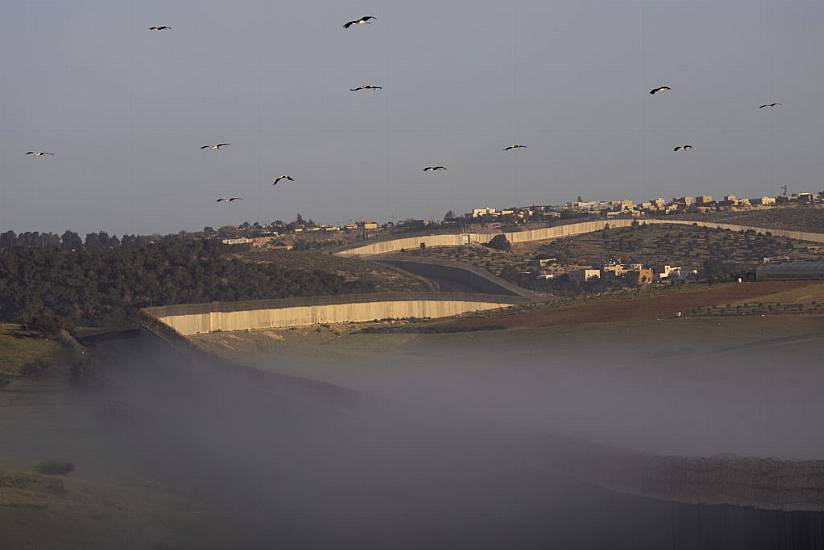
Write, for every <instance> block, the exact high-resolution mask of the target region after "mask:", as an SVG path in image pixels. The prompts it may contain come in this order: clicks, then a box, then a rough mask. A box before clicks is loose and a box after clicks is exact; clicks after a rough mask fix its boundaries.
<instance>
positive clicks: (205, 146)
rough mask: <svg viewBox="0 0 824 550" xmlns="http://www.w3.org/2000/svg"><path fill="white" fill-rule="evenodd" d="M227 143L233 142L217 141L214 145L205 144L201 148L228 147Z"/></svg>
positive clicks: (216, 148) (215, 148)
mask: <svg viewBox="0 0 824 550" xmlns="http://www.w3.org/2000/svg"><path fill="white" fill-rule="evenodd" d="M227 145H231V143H215V144H214V145H203V146H202V147H201V149H214V150H215V151H217V150H218V149H220V148H221V147H226V146H227Z"/></svg>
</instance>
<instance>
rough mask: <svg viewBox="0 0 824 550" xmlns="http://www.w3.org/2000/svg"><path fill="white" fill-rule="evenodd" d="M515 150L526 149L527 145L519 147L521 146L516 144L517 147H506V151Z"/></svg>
mask: <svg viewBox="0 0 824 550" xmlns="http://www.w3.org/2000/svg"><path fill="white" fill-rule="evenodd" d="M513 149H526V145H519V144H517V143H516V144H515V145H510V146H509V147H504V151H511V150H513Z"/></svg>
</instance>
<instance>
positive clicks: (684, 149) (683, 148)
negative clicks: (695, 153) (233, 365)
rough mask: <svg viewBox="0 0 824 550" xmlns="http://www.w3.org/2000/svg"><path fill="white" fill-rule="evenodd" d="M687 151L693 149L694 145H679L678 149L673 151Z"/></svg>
mask: <svg viewBox="0 0 824 550" xmlns="http://www.w3.org/2000/svg"><path fill="white" fill-rule="evenodd" d="M687 149H692V145H679V146H678V147H676V148H675V149H673V151H676V152H678V151H686V150H687Z"/></svg>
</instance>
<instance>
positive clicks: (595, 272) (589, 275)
mask: <svg viewBox="0 0 824 550" xmlns="http://www.w3.org/2000/svg"><path fill="white" fill-rule="evenodd" d="M571 275H572V276H573V277H575V278H577V279H578V280H579V281H583V282H587V281H591V280H593V279H600V278H601V270H600V269H593V268H587V269H579V270H578V271H573V272H572V274H571Z"/></svg>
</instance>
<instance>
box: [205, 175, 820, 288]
mask: <svg viewBox="0 0 824 550" xmlns="http://www.w3.org/2000/svg"><path fill="white" fill-rule="evenodd" d="M578 199H579V200H576V201H573V202H568V203H565V204H562V205H543V206H542V205H532V206H526V207H510V208H502V209H498V208H491V207H483V208H473V209H471V210H470V211H469V212H466V213H465V214H463V215H456V214H455V213H453V212H451V211H450V212H447V213H446V215H444V217H443V219H442V220H440V221H434V220H427V219H406V220H401V221H395V222H393V221H388V222H385V223H381V224H379V223H377V222H375V221H361V222H353V223H349V224H346V225H342V226H338V225H328V224H320V223H315V222H313V221H311V220H309V221H307V220H304V219H303V217H302V216H300V215H298V219H297V220H295V221H294V222H290V223H284V222H281V221H277V222H274V223H272V224H268V225H260V224H248V223H244V224H241V225H240V226H237V227H234V226H226V227H221V228H219V229H217V230H214V229H212V228H205V229H204V234H203V236H204V237H207V238H214V239H219V240H220V241H221V242H222V243H223V244H224V245H227V246H230V247H238V249H239V250H241V249H245V248H251V249H257V250H270V251H273V250H283V251H289V250H296V251H300V250H318V251H324V250H327V251H330V252H333V251H335V250H337V249H340V248H341V247H346V246H352V245H353V244H355V243H357V242H359V241H367V242H368V241H379V240H385V239H395V238H402V237H405V236H408V235H422V234H440V233H463V232H473V231H481V232H496V231H501V232H504V231H519V230H526V229H533V228H539V227H553V226H558V225H564V224H572V223H578V222H584V221H590V220H608V221H609V220H634V222H633V224H632V225H631V226H630V227H623V228H613V229H610V228H609V224H607V225H606V229H605V230H604V231H601V232H598V234H593V235H581V236H577V237H572V238H567V239H563V240H558V241H554V242H551V243H531V244H528V245H527V244H515V245H512V244H511V243H508V242H505V239H504V241H501V240H500V239H496V240H493V241H492V242H490V243H488V245H486V246H461V247H457V248H430V249H417V250H405V251H403V252H402V253H400V254H398V253H396V254H395V256H396V257H397V256H406V257H413V258H428V259H430V260H436V261H450V262H458V263H462V264H465V265H471V266H474V267H476V268H479V269H483V270H486V271H488V272H490V273H492V274H493V275H495V276H498V277H501V278H504V279H506V280H508V281H510V282H513V283H515V284H517V285H519V286H521V287H524V288H528V289H530V290H534V291H540V292H550V293H554V294H557V293H560V294H578V293H581V292H600V291H605V290H609V289H614V288H622V287H638V286H647V285H651V284H665V285H672V284H680V283H688V282H696V281H717V280H739V279H741V280H745V279H752V278H754V277H755V270H756V268H757V267H758V266H759V265H763V264H769V263H776V262H781V261H789V260H807V261H810V260H819V259H821V258H822V257H824V256H822V255H821V247H820V246H818V245H813V244H804V243H799V242H797V241H796V242H794V241H793V240H790V239H788V238H782V237H777V236H773V235H771V234H750V233H733V232H729V231H719V230H710V229H707V228H702V229H699V228H695V227H690V226H679V227H669V226H660V225H658V226H654V227H653V226H648V225H647V223H646V221H647V220H682V221H689V220H695V221H714V222H728V223H735V224H740V225H753V226H757V227H763V228H767V229H788V230H806V231H824V191H822V192H820V193H817V194H814V193H809V192H804V193H792V194H782V195H778V196H761V197H755V198H739V197H736V196H734V195H725V196H724V197H723V198H721V199H716V198H714V197H712V196H710V195H699V196H695V197H692V196H683V197H679V198H673V199H671V200H665V199H664V198H662V197H658V198H655V199H651V200H648V201H642V202H634V201H631V200H603V201H584V200H581V197H578ZM624 223H626V222H624Z"/></svg>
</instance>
